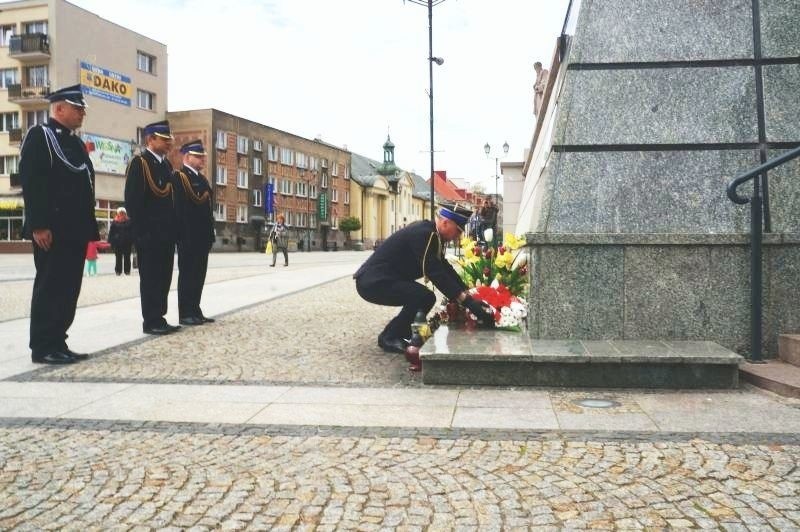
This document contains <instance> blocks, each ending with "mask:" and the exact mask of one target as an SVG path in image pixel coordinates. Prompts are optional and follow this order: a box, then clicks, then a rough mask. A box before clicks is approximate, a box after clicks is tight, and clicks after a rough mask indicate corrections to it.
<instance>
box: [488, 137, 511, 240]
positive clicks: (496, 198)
mask: <svg viewBox="0 0 800 532" xmlns="http://www.w3.org/2000/svg"><path fill="white" fill-rule="evenodd" d="M483 151H484V152H485V153H486V156H487V157H489V158H490V159H494V202H495V206H494V208H495V213H494V221H493V222H494V223H493V224H492V240H493V241H494V246H495V247H497V215H498V214H499V212H500V207H499V205H500V201H499V200H500V195H499V194H498V192H497V181H498V180H499V179H500V159H503V158H505V156H506V155H508V142H504V143H503V155H498V156H497V157H491V156H490V153H491V151H492V147H491V146H490V145H489V143H488V142H487V143H486V144H484V145H483Z"/></svg>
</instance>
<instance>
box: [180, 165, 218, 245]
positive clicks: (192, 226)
mask: <svg viewBox="0 0 800 532" xmlns="http://www.w3.org/2000/svg"><path fill="white" fill-rule="evenodd" d="M173 181H174V183H175V209H176V212H177V217H178V241H179V242H181V243H183V244H187V245H190V246H196V247H198V248H205V249H209V248H211V245H212V244H213V243H214V213H213V212H212V207H211V206H212V205H213V192H212V190H211V187H210V186H209V184H208V180H207V179H206V178H205V176H204V175H203V174H200V173H196V172H195V171H194V170H192V169H191V168H189V167H188V166H186V165H184V166H183V167H182V168H181V169H180V170H178V171H177V172H175V175H174V178H173Z"/></svg>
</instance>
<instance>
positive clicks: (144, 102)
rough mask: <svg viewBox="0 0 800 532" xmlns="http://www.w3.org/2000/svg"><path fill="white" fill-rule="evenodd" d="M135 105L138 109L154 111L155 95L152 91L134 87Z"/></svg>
mask: <svg viewBox="0 0 800 532" xmlns="http://www.w3.org/2000/svg"><path fill="white" fill-rule="evenodd" d="M136 106H137V107H138V108H139V109H147V110H148V111H155V109H156V95H155V94H153V93H152V92H147V91H143V90H142V89H136Z"/></svg>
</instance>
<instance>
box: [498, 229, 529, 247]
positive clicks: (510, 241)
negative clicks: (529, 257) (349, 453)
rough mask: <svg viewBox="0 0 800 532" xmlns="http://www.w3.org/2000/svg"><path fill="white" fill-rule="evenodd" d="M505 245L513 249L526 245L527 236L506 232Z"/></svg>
mask: <svg viewBox="0 0 800 532" xmlns="http://www.w3.org/2000/svg"><path fill="white" fill-rule="evenodd" d="M503 245H504V246H505V247H507V248H511V249H519V248H521V247H522V246H524V245H525V237H516V236H514V235H513V234H511V233H506V234H505V236H504V238H503Z"/></svg>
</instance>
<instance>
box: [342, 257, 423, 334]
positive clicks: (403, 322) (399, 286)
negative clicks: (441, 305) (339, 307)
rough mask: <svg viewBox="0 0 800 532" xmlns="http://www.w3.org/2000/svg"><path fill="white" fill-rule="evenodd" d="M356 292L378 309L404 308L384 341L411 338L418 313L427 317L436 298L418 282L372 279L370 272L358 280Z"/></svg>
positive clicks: (392, 322) (386, 331)
mask: <svg viewBox="0 0 800 532" xmlns="http://www.w3.org/2000/svg"><path fill="white" fill-rule="evenodd" d="M356 290H357V291H358V295H360V296H361V297H362V298H363V299H365V300H366V301H369V302H370V303H375V304H377V305H387V306H391V307H403V308H402V309H400V313H399V314H398V315H397V316H395V317H394V318H393V319H392V320H391V321H390V322H389V323H388V324H387V325H386V327H384V329H383V332H382V333H381V334H380V336H382V337H383V338H385V339H406V340H407V339H409V338H411V324H412V323H413V322H414V316H415V315H416V314H417V312H418V311H420V310H421V311H422V312H424V313H425V315H426V316H427V314H428V312H430V310H431V309H432V308H433V305H434V303H436V296H435V295H434V294H433V292H431V291H430V290H428V289H427V288H425V287H424V286H423V285H421V284H419V283H418V282H416V281H405V280H400V279H386V278H380V277H373V276H372V275H370V273H369V272H365V273H362V274H361V275H359V276H358V278H357V279H356Z"/></svg>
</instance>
